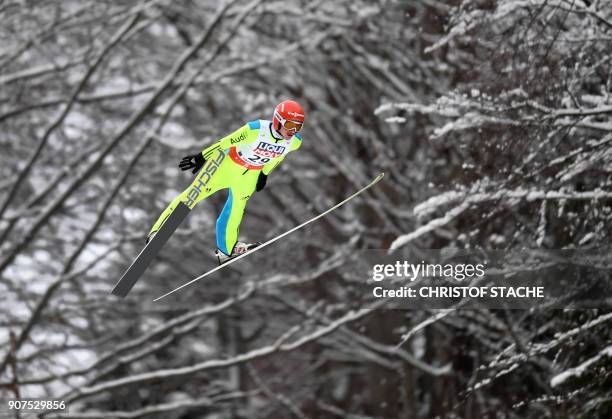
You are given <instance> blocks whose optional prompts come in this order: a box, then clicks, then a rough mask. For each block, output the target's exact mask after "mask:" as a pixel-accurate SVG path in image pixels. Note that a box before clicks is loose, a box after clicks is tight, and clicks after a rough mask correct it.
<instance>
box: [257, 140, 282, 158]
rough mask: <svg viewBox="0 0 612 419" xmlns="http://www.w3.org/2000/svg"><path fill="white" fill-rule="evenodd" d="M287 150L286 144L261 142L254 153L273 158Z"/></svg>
mask: <svg viewBox="0 0 612 419" xmlns="http://www.w3.org/2000/svg"><path fill="white" fill-rule="evenodd" d="M284 151H285V146H282V145H275V144H269V143H265V142H263V141H262V142H260V143H259V144H258V145H257V148H255V151H254V153H255V154H257V155H258V156H260V157H268V158H270V159H273V158H275V157H278V156H280V155H281V154H283V152H284Z"/></svg>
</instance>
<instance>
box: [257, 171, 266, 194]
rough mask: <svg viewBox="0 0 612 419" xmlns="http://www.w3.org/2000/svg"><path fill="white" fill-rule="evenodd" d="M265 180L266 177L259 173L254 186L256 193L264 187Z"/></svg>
mask: <svg viewBox="0 0 612 419" xmlns="http://www.w3.org/2000/svg"><path fill="white" fill-rule="evenodd" d="M267 179H268V176H266V175H264V174H263V173H259V177H258V178H257V186H255V190H256V191H257V192H259V191H261V190H262V189H263V188H264V187H265V186H266V180H267Z"/></svg>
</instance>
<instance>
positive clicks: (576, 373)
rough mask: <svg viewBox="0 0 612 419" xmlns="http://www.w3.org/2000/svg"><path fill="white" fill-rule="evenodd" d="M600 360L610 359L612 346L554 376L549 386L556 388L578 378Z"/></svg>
mask: <svg viewBox="0 0 612 419" xmlns="http://www.w3.org/2000/svg"><path fill="white" fill-rule="evenodd" d="M602 358H612V345H610V346H608V347H607V348H604V349H602V350H601V351H600V352H599V353H598V354H597V355H595V356H594V357H592V358H589V359H587V360H586V361H584V362H583V363H582V364H580V365H577V366H575V367H573V368H569V369H567V370H565V371H563V372H562V373H560V374H557V375H555V376H554V377H553V378H551V380H550V386H551V387H558V386H560V385H561V384H563V383H564V382H566V381H567V380H568V379H569V378H572V377H580V376H581V375H582V374H584V373H585V371H586V370H587V369H588V368H589V367H590V366H591V365H593V364H595V363H597V362H599V361H600V360H601V359H602Z"/></svg>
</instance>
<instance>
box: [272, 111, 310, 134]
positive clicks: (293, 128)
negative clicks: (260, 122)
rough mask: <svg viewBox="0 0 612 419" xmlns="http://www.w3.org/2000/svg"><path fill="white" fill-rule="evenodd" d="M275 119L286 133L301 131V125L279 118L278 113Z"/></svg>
mask: <svg viewBox="0 0 612 419" xmlns="http://www.w3.org/2000/svg"><path fill="white" fill-rule="evenodd" d="M275 116H276V119H278V121H279V122H280V124H281V126H283V127H284V128H285V129H286V130H287V131H293V132H298V131H299V130H301V129H302V125H303V124H302V123H301V122H297V121H292V120H290V119H285V118H283V117H282V116H280V115H279V114H278V113H277V114H276V115H275Z"/></svg>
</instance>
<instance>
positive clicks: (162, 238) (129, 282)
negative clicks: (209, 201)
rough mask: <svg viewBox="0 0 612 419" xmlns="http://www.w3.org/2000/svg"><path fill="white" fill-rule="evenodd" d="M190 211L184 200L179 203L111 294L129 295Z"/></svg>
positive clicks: (123, 296)
mask: <svg viewBox="0 0 612 419" xmlns="http://www.w3.org/2000/svg"><path fill="white" fill-rule="evenodd" d="M190 211H191V210H190V209H189V207H188V206H187V205H185V204H184V203H183V202H179V203H178V205H177V206H176V208H175V209H174V211H172V213H171V214H170V215H169V216H168V218H167V219H166V221H164V223H163V224H162V226H161V228H160V229H159V231H157V233H156V234H155V236H154V237H153V238H152V239H151V240H150V241H149V243H147V244H146V245H145V247H144V248H143V249H142V251H141V252H140V253H139V254H138V256H136V259H135V260H134V262H132V264H131V265H130V267H129V268H128V269H127V271H125V273H124V274H123V276H122V277H121V279H120V280H119V282H117V284H116V285H115V287H114V288H113V290H112V291H111V294H113V295H116V296H118V297H122V298H125V296H126V295H128V293H129V292H130V290H131V289H132V287H133V286H134V285H135V284H136V281H138V279H139V278H140V277H141V275H142V274H143V273H144V271H145V270H146V269H147V267H148V266H149V265H150V264H151V261H152V260H153V258H154V257H155V256H157V254H158V253H159V251H160V250H161V248H162V247H164V245H165V244H166V242H167V241H168V239H169V238H170V236H171V235H172V233H174V231H175V230H176V229H177V228H178V226H179V225H180V224H181V223H182V222H183V220H184V219H185V217H187V214H189V212H190Z"/></svg>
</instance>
